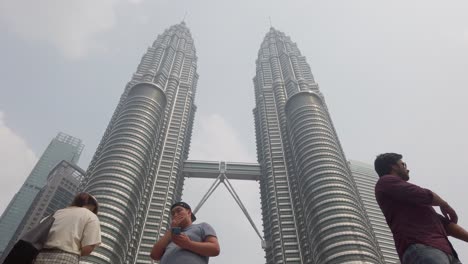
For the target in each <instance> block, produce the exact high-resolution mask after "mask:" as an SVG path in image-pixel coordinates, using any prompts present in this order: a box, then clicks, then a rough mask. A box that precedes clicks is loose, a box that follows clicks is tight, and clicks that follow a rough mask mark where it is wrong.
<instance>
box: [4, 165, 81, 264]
mask: <svg viewBox="0 0 468 264" xmlns="http://www.w3.org/2000/svg"><path fill="white" fill-rule="evenodd" d="M84 173H85V172H84V171H83V170H82V169H81V168H79V167H78V165H75V164H73V163H70V162H68V161H65V160H62V161H61V162H60V163H59V164H57V166H55V168H54V169H52V171H51V172H50V173H49V176H48V177H47V184H46V185H45V186H44V187H43V188H42V189H41V190H40V191H39V193H38V194H37V195H36V198H35V199H34V201H33V203H32V204H31V206H30V207H29V210H28V212H27V213H26V214H25V216H24V217H23V220H22V221H21V223H20V224H19V225H18V228H17V229H16V231H15V233H14V235H13V236H12V238H11V239H10V242H9V243H8V246H7V247H6V250H5V252H10V250H11V249H12V248H13V246H14V245H15V243H16V242H17V240H18V239H19V238H20V237H21V236H22V235H23V234H24V233H25V232H27V231H29V230H31V228H33V227H34V226H36V225H37V224H38V223H39V221H41V220H42V219H43V218H44V217H46V216H49V215H51V214H53V213H54V212H55V211H57V210H59V209H62V208H65V207H67V206H69V205H70V204H71V202H72V200H73V198H74V197H75V195H76V192H77V190H78V187H79V186H80V183H81V180H82V178H83V176H84ZM6 255H7V254H4V256H2V257H0V263H1V262H2V261H3V259H4V258H5V257H6Z"/></svg>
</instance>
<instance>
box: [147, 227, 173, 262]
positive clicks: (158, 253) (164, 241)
mask: <svg viewBox="0 0 468 264" xmlns="http://www.w3.org/2000/svg"><path fill="white" fill-rule="evenodd" d="M171 236H172V234H171V231H170V230H168V231H167V232H166V233H165V234H164V236H163V237H162V238H161V239H159V241H158V242H156V244H154V246H153V249H152V250H151V254H150V257H151V258H152V259H154V260H160V259H161V258H162V256H163V254H164V251H166V247H167V245H169V243H171Z"/></svg>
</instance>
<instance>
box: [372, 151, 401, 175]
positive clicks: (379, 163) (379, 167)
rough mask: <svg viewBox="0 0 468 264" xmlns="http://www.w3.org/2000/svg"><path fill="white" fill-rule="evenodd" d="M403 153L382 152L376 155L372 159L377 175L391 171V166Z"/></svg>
mask: <svg viewBox="0 0 468 264" xmlns="http://www.w3.org/2000/svg"><path fill="white" fill-rule="evenodd" d="M402 158H403V155H401V154H398V153H383V154H380V155H378V156H377V158H375V161H374V168H375V171H376V172H377V174H378V175H379V177H382V176H384V175H387V174H389V173H390V172H392V166H393V165H396V164H397V162H398V161H399V160H401V159H402Z"/></svg>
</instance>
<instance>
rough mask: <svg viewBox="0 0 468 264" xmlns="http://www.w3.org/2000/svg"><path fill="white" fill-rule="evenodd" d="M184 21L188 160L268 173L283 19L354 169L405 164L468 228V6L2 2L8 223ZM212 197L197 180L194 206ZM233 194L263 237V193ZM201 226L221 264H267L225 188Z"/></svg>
mask: <svg viewBox="0 0 468 264" xmlns="http://www.w3.org/2000/svg"><path fill="white" fill-rule="evenodd" d="M185 12H187V17H186V22H187V26H188V27H189V28H190V30H191V32H192V36H193V37H194V40H195V47H196V50H197V55H198V58H199V60H198V73H199V75H200V79H199V82H198V90H197V96H196V104H197V106H198V112H197V114H196V117H195V127H194V134H193V139H192V147H191V153H190V159H204V160H228V161H249V162H255V161H256V147H255V137H254V121H253V116H252V109H253V107H254V92H253V83H252V78H253V76H254V74H255V60H256V57H257V52H258V49H259V47H260V43H261V42H262V40H263V37H264V36H265V34H266V33H267V31H268V30H269V27H270V24H269V19H268V17H271V21H272V24H273V26H274V27H275V28H277V29H279V30H281V31H283V32H285V33H286V34H287V35H289V36H291V38H292V40H293V41H294V42H296V43H297V44H298V47H299V49H300V50H301V52H302V54H303V55H305V56H306V57H307V61H308V63H309V64H310V66H311V68H312V72H313V74H314V76H315V79H316V81H317V82H318V83H319V85H320V89H321V91H322V92H323V94H324V96H325V99H326V101H327V104H328V107H329V109H330V112H331V115H332V118H333V122H334V125H335V127H336V129H337V132H338V136H339V137H340V140H341V143H342V145H343V148H344V150H345V154H346V156H347V158H348V159H354V160H360V161H363V162H368V163H371V162H372V161H373V159H374V157H375V156H376V155H377V154H379V153H381V152H388V151H394V152H400V153H402V154H403V155H404V159H405V161H406V162H407V164H408V166H409V169H410V170H411V177H412V178H411V181H412V182H414V183H416V184H419V185H421V186H424V187H427V188H430V189H432V190H434V191H435V192H437V193H438V194H440V195H441V196H442V197H443V198H445V199H446V200H447V201H448V202H449V203H450V204H452V206H453V207H454V208H455V209H456V210H457V212H458V214H459V217H460V221H459V223H460V224H461V225H462V226H464V227H465V228H468V206H467V205H466V201H467V198H466V186H467V180H466V177H467V176H468V175H466V174H467V172H466V169H465V165H466V164H468V154H467V150H468V139H467V135H468V123H467V114H468V104H467V103H466V100H467V99H468V92H467V88H468V87H467V84H468V16H467V15H466V14H467V13H468V4H467V3H466V2H465V1H428V0H424V1H423V0H413V1H400V0H395V1H375V0H362V1H353V0H347V1H345V0H343V1H325V0H323V1H311V0H309V1H298V0H297V1H296V0H290V1H271V0H270V1H267V0H258V1H254V0H250V1H246V0H237V1H221V0H212V1H208V0H207V1H202V0H201V1H190V0H187V1H180V0H170V1H169V0H167V1H149V0H131V1H125V0H100V1H95V0H70V1H57V0H42V1H34V0H29V1H25V0H0V47H1V48H0V58H1V59H0V80H1V84H0V212H3V210H4V209H5V207H6V206H7V204H8V202H9V201H10V199H11V198H12V197H13V195H14V193H15V192H16V191H17V190H18V188H19V186H20V185H21V184H22V183H23V181H24V179H25V178H26V177H27V175H28V173H29V171H30V170H31V168H32V166H33V165H34V164H35V162H36V161H37V159H38V157H39V156H40V155H41V154H42V152H43V151H44V149H45V148H46V146H47V144H48V143H49V142H50V140H51V139H52V138H53V137H54V136H55V135H56V134H57V132H58V131H63V132H66V133H68V134H71V135H73V136H76V137H78V138H81V139H82V140H83V141H84V143H85V145H86V147H85V149H84V152H83V155H82V158H81V161H80V164H79V165H80V166H81V167H83V168H86V167H87V165H88V163H89V161H90V159H91V157H92V155H93V153H94V151H95V148H96V146H97V144H98V142H99V140H100V138H101V136H102V134H103V132H104V129H105V128H106V126H107V124H108V122H109V119H110V117H111V114H112V112H113V111H114V109H115V106H116V104H117V101H118V98H119V97H120V95H121V93H122V92H123V89H124V86H125V84H126V82H128V81H129V80H130V77H131V75H132V74H133V73H134V71H135V70H136V67H137V64H138V62H139V60H140V59H141V56H142V55H143V53H144V52H145V50H146V48H147V47H148V46H150V45H151V43H152V42H153V40H154V39H155V38H156V36H157V35H158V34H160V33H162V32H163V31H164V29H166V28H168V27H169V26H171V25H173V24H176V23H179V22H180V21H181V20H182V18H183V16H184V14H185ZM210 184H211V181H210V180H193V179H189V180H187V181H186V185H185V193H184V199H185V200H186V201H187V202H189V203H191V204H192V205H193V206H195V205H196V204H197V203H198V201H199V200H200V199H201V197H202V196H203V194H204V192H205V190H207V189H208V187H209V186H210ZM235 188H236V189H237V190H238V192H239V194H240V196H241V199H242V200H243V201H244V203H245V204H246V207H247V209H248V210H249V211H250V212H251V214H252V216H253V217H254V219H255V221H256V223H257V226H258V227H259V228H260V229H261V228H262V226H261V213H260V200H259V189H258V184H257V183H254V182H235ZM197 216H198V218H199V219H200V220H202V221H206V222H209V223H211V224H212V225H213V226H214V227H215V229H216V230H217V231H218V235H219V239H220V243H221V251H222V252H221V255H220V256H219V257H217V258H213V259H212V260H211V261H210V263H218V264H219V263H223V264H234V263H247V264H250V263H252V264H256V263H264V260H263V259H264V258H263V257H264V253H263V251H262V249H261V247H260V241H259V239H258V237H257V236H256V234H255V232H254V230H253V229H252V228H251V227H250V225H249V223H248V222H247V219H246V218H245V217H243V215H242V212H241V210H240V209H239V208H238V207H237V205H236V204H235V202H234V200H233V199H232V198H231V197H230V196H229V194H228V193H227V191H225V189H224V187H223V186H220V187H219V189H218V190H217V191H216V192H215V194H214V195H213V196H212V197H211V199H210V200H208V202H207V203H206V204H205V206H204V207H202V209H201V210H200V212H199V213H198V215H197ZM452 241H453V240H452ZM455 247H456V248H457V249H458V252H460V255H461V258H462V260H464V261H468V245H467V244H466V243H461V242H456V243H455Z"/></svg>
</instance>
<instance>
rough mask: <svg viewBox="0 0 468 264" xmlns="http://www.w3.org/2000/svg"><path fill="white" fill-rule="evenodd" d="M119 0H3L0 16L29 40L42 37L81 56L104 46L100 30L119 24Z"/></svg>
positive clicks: (65, 51)
mask: <svg viewBox="0 0 468 264" xmlns="http://www.w3.org/2000/svg"><path fill="white" fill-rule="evenodd" d="M116 3H117V0H100V1H93V0H71V1H61V0H42V1H35V0H3V1H0V20H1V23H4V24H5V25H6V26H7V27H8V29H9V30H11V31H13V32H14V33H16V34H18V35H19V36H21V37H22V38H24V39H26V40H33V41H42V42H46V43H48V44H51V45H52V46H54V47H55V48H57V49H58V50H59V51H60V52H61V53H62V54H63V55H64V56H65V57H67V58H70V59H76V58H81V57H83V56H85V55H86V54H87V53H88V52H90V51H92V50H96V49H101V48H102V47H100V46H99V43H98V42H97V41H96V39H95V38H94V37H95V35H96V34H98V33H101V32H104V31H106V30H109V29H110V28H112V27H113V26H114V25H115V20H116V18H115V17H116V14H115V11H114V8H115V5H116Z"/></svg>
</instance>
